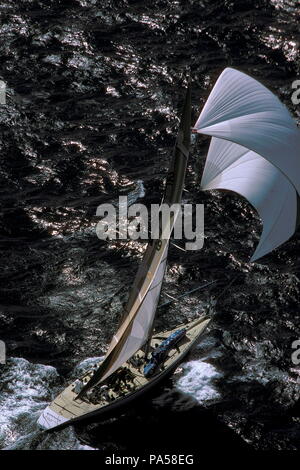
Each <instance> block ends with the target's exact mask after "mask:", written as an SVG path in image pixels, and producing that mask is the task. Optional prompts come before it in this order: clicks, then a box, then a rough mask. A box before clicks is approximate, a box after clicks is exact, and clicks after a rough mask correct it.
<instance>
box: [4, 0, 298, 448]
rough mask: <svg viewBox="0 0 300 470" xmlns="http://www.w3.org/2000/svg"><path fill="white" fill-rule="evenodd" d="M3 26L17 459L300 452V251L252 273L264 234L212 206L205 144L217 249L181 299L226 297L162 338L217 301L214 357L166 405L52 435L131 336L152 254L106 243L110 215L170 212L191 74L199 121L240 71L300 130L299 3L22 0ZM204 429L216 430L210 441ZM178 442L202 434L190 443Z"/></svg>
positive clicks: (177, 262) (219, 199)
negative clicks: (88, 375) (220, 85)
mask: <svg viewBox="0 0 300 470" xmlns="http://www.w3.org/2000/svg"><path fill="white" fill-rule="evenodd" d="M1 14H2V17H3V21H2V25H1V27H0V32H1V38H2V46H1V74H0V79H2V80H4V82H5V83H6V84H7V105H6V106H1V109H0V111H1V112H0V125H1V134H0V139H1V140H0V144H1V166H0V172H1V173H0V174H1V192H0V202H1V206H2V207H1V239H0V243H1V250H2V256H1V260H0V266H1V269H0V275H1V278H2V284H1V285H2V287H1V310H0V331H1V333H0V338H1V339H2V340H5V342H6V344H7V350H8V356H9V361H8V363H7V365H6V366H2V365H0V367H1V369H0V374H1V389H0V394H1V395H0V410H1V418H0V446H1V448H3V449H84V448H88V449H90V448H95V449H100V450H103V451H111V450H120V449H121V450H124V451H126V450H127V449H129V448H130V446H131V445H132V443H131V442H130V441H129V440H128V439H127V438H126V432H123V431H124V430H126V429H128V425H130V426H132V425H135V428H136V429H140V427H141V426H142V425H143V423H145V422H147V423H148V432H149V436H151V439H150V440H149V443H148V444H147V445H149V449H151V450H155V449H156V448H157V449H158V448H159V447H160V446H161V445H162V442H163V444H164V445H165V447H166V448H167V446H168V445H169V446H171V444H170V442H171V440H173V441H172V442H173V445H177V448H178V449H181V450H184V449H185V448H192V449H196V450H197V446H198V443H199V436H200V435H201V436H202V437H203V428H205V435H206V438H207V441H208V440H209V439H210V438H211V437H212V436H214V439H218V438H219V439H220V442H221V441H222V442H225V443H226V445H228V446H230V445H231V446H235V448H236V447H237V446H239V445H240V446H242V445H243V442H244V443H248V445H249V446H251V448H256V449H299V442H300V413H299V381H300V379H299V369H298V368H297V367H296V366H295V365H293V363H292V362H291V353H292V349H291V344H292V342H293V341H294V340H295V339H297V338H300V330H299V307H298V302H299V263H298V259H297V254H298V252H299V237H298V236H295V237H294V238H293V239H292V240H291V241H290V242H288V243H286V244H285V245H284V247H282V248H281V249H279V250H277V251H276V252H275V253H273V254H272V255H269V256H268V257H265V258H264V259H263V260H262V261H261V262H259V263H256V264H254V265H250V264H249V263H248V259H249V257H250V255H251V254H252V253H253V251H254V246H255V244H256V243H257V241H258V237H259V231H260V228H261V226H260V222H259V220H258V218H257V216H256V215H255V214H254V213H253V211H252V210H251V208H250V207H249V205H247V203H246V202H244V201H242V200H241V199H240V198H238V197H237V196H236V197H233V196H228V195H221V194H218V193H217V192H215V193H213V194H203V193H200V192H199V190H198V183H199V173H200V172H201V168H202V165H203V159H204V155H205V152H206V150H207V145H208V139H206V138H203V139H199V140H197V141H196V142H195V143H194V145H193V152H192V156H191V159H190V164H189V167H188V173H187V179H186V189H187V190H188V191H189V193H185V197H186V200H187V202H194V203H195V202H198V203H204V204H205V221H206V236H207V238H206V242H205V249H203V250H201V251H200V252H195V253H192V252H189V253H187V254H183V252H180V251H179V250H177V249H176V248H175V247H172V248H171V252H170V262H169V269H168V273H167V276H166V282H165V285H164V292H167V293H169V294H171V295H174V296H176V295H179V294H180V293H182V292H184V291H186V290H189V289H191V288H193V287H194V286H197V285H199V284H200V283H202V282H204V281H207V280H214V279H218V280H219V281H220V282H219V284H218V286H214V287H211V288H210V289H207V290H203V291H199V292H198V293H195V294H194V295H192V296H190V297H189V298H186V299H184V300H182V302H181V303H178V304H175V305H173V306H172V308H168V309H165V311H162V310H161V311H160V312H159V316H158V326H163V325H164V324H166V323H167V324H171V325H175V324H176V323H177V322H178V321H180V320H182V319H183V318H185V317H186V316H187V315H195V314H196V313H198V312H200V311H201V310H202V309H203V308H205V307H206V306H207V305H208V303H209V302H210V300H211V298H213V299H217V303H216V306H215V316H214V322H213V324H212V326H211V328H210V330H209V332H208V333H207V335H206V337H205V340H204V342H203V343H201V344H200V346H199V348H198V349H197V350H196V351H195V352H194V353H193V355H192V356H191V357H190V359H188V361H187V362H186V363H185V364H184V365H183V366H182V371H181V372H179V373H178V374H175V376H174V377H173V379H170V380H169V381H168V382H167V383H166V384H165V385H164V386H163V387H162V388H161V389H160V390H159V391H158V393H157V395H156V397H153V398H151V399H147V401H145V403H144V406H140V407H138V408H135V409H130V410H128V412H127V413H125V415H123V416H122V417H120V418H119V419H116V420H112V421H110V422H106V423H99V424H94V425H89V426H86V427H85V426H80V427H77V428H76V430H75V431H74V430H73V429H66V430H64V431H61V432H59V433H57V434H55V435H51V436H46V435H45V434H42V433H41V432H39V431H38V430H37V429H36V426H35V423H36V419H37V417H38V415H39V413H40V411H41V410H42V409H43V408H44V406H45V404H46V403H47V402H49V401H50V399H51V396H52V397H53V396H54V394H55V393H56V392H57V391H58V390H60V389H61V388H62V387H63V386H64V384H65V383H66V382H67V381H68V380H70V378H71V377H72V376H73V375H74V374H75V373H76V369H75V368H76V367H77V366H78V365H79V364H80V363H82V361H84V360H85V359H86V358H93V357H98V356H101V355H102V354H103V353H104V352H105V347H106V345H107V343H108V341H109V339H110V336H111V334H112V332H113V331H114V329H115V327H116V325H117V324H118V320H119V316H120V314H121V311H122V304H123V303H124V301H126V296H127V292H128V288H129V286H130V283H131V281H132V277H133V275H134V273H135V271H136V269H137V266H138V262H139V260H140V258H141V255H142V251H143V246H142V245H140V244H138V243H133V242H130V243H124V242H117V243H113V242H111V243H109V244H105V243H102V242H100V241H99V240H98V238H97V237H96V234H95V226H96V223H97V218H96V217H95V213H96V208H97V206H98V205H99V204H101V203H103V202H107V201H117V199H118V196H119V195H129V196H130V198H131V201H132V202H133V201H135V200H138V201H139V202H144V203H145V204H150V203H152V202H156V203H158V202H159V201H160V198H161V194H162V191H163V178H164V176H165V174H166V171H167V168H168V162H169V160H170V154H171V151H172V146H173V144H174V139H175V135H176V125H177V124H178V110H179V108H180V106H181V103H182V96H183V89H184V84H185V75H186V71H187V70H190V73H191V78H192V86H193V114H194V118H196V116H197V113H198V112H199V110H200V109H201V107H202V106H203V103H204V102H205V99H206V97H207V95H208V92H209V90H210V88H211V87H212V85H213V83H214V81H215V79H216V78H217V76H218V75H219V73H220V72H221V71H222V70H223V68H224V67H226V66H228V65H230V66H234V67H236V68H238V69H240V70H242V71H245V72H247V73H250V74H251V75H253V76H255V77H256V78H258V79H259V80H261V81H262V82H263V83H264V84H266V85H267V86H268V87H270V88H271V89H272V90H273V91H275V92H276V94H277V95H278V96H279V97H280V98H281V100H282V101H283V102H285V103H286V105H287V106H288V107H289V108H290V110H291V112H292V114H293V115H294V116H295V117H296V118H297V119H298V121H299V117H300V114H299V111H300V108H299V106H298V107H297V106H295V105H293V104H292V102H291V94H292V88H291V84H292V82H293V81H294V80H295V79H297V78H298V79H299V77H300V70H299V32H298V22H299V21H298V20H299V5H298V2H296V1H293V0H278V1H276V0H256V1H252V0H251V1H250V0H249V1H248V0H243V1H238V0H231V1H225V0H224V1H223V0H222V1H221V0H202V1H201V2H199V1H194V0H189V1H168V0H162V1H160V0H157V1H156V0H154V1H151V2H150V1H145V2H142V3H141V2H137V1H134V0H123V1H120V2H112V1H109V0H101V1H100V0H91V1H83V0H69V1H65V2H61V1H59V0H51V1H49V2H47V5H45V4H44V2H40V1H38V0H34V1H32V0H22V1H21V2H13V1H9V0H6V1H3V2H2V3H1ZM232 279H233V280H234V282H233V284H232V285H231V286H230V289H229V291H226V292H225V293H224V294H223V295H222V296H220V297H219V295H220V292H221V291H222V289H223V288H224V287H225V286H226V285H227V284H228V282H229V281H230V280H232ZM83 367H84V365H83ZM191 421H193V422H195V423H202V428H200V431H199V436H198V435H195V433H194V432H193V431H192V430H191V429H190V423H191ZM162 423H163V424H164V431H165V429H166V426H167V430H168V435H169V436H170V442H166V441H165V440H164V434H163V432H162V431H159V429H161V427H162ZM176 426H177V427H178V426H181V427H184V429H190V431H189V432H186V433H185V436H184V437H183V436H178V435H177V434H176V433H175V431H174V429H175V428H176ZM134 437H135V440H139V439H140V437H139V435H138V433H137V434H136V435H135V436H134ZM143 445H144V446H145V445H146V444H145V442H144V441H143Z"/></svg>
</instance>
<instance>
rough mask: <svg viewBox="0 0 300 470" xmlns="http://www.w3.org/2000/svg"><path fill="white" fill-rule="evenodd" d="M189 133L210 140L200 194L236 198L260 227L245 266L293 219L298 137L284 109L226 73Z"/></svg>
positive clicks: (298, 184)
mask: <svg viewBox="0 0 300 470" xmlns="http://www.w3.org/2000/svg"><path fill="white" fill-rule="evenodd" d="M194 130H196V132H197V133H201V134H207V135H211V136H213V137H212V140H211V145H210V148H209V152H208V156H207V159H206V163H205V168H204V173H203V177H202V181H201V187H202V189H205V190H206V189H227V190H230V191H234V192H236V193H239V194H241V195H242V196H243V197H245V198H246V199H247V200H248V201H249V202H250V203H251V204H252V205H253V206H254V207H255V208H256V210H257V211H258V213H259V215H260V217H261V219H262V221H263V232H262V235H261V239H260V242H259V244H258V246H257V248H256V251H255V253H254V255H253V256H252V258H251V261H255V260H257V259H258V258H260V257H262V256H264V255H265V254H267V253H269V252H270V251H272V250H273V249H274V248H276V247H278V246H279V245H281V244H282V243H284V242H285V241H286V240H288V239H289V238H290V237H291V236H292V235H293V234H294V232H295V230H296V228H297V221H298V213H299V210H298V207H299V204H298V201H299V196H298V195H299V194H300V155H299V148H300V131H299V129H298V128H297V125H296V122H295V121H294V120H293V119H292V117H291V116H290V114H289V112H288V110H287V108H286V107H285V106H284V105H283V104H282V103H281V102H280V101H279V100H278V98H277V97H276V96H275V95H274V94H273V93H271V92H270V91H269V90H268V89H267V88H265V87H264V86H263V85H262V84H260V83H259V82H257V81H256V80H254V79H253V78H251V77H249V76H248V75H245V74H244V73H242V72H239V71H237V70H234V69H231V68H227V69H225V70H224V71H223V73H222V74H221V75H220V77H219V78H218V80H217V82H216V84H215V86H214V88H213V90H212V92H211V94H210V96H209V98H208V100H207V102H206V104H205V106H204V108H203V110H202V112H201V114H200V116H199V118H198V120H197V122H196V124H195V127H194Z"/></svg>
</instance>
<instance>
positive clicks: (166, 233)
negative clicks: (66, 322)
mask: <svg viewBox="0 0 300 470" xmlns="http://www.w3.org/2000/svg"><path fill="white" fill-rule="evenodd" d="M190 101H191V97H190V87H188V89H187V92H186V97H185V103H184V108H183V113H182V116H181V121H180V125H179V132H178V137H177V141H176V145H175V148H174V154H173V158H172V162H171V167H170V170H169V173H168V176H167V182H166V190H165V195H164V198H163V203H165V204H169V205H172V204H180V203H181V195H182V190H183V185H184V178H185V172H186V165H187V159H188V154H189V146H190V128H191V117H190V116H191V103H190ZM175 220H176V213H171V215H170V220H169V221H166V222H167V223H164V222H163V226H162V228H161V234H160V238H159V239H157V240H152V242H150V243H149V244H148V247H147V249H146V252H145V254H144V257H143V261H142V263H141V266H140V268H139V270H138V272H137V275H136V278H135V280H134V283H133V286H132V289H131V293H130V295H129V299H128V302H127V305H126V308H125V314H126V316H125V318H124V320H123V322H122V324H121V326H120V327H119V329H118V331H117V332H116V333H115V335H114V336H113V339H112V341H111V343H110V346H109V348H108V351H107V354H106V356H105V358H104V360H103V362H102V363H101V365H100V366H99V368H98V369H97V370H96V371H95V373H94V375H93V377H92V378H91V379H90V380H89V382H88V383H87V384H86V385H85V386H84V387H83V388H82V390H81V392H80V394H79V396H82V394H84V393H85V392H86V391H87V390H88V389H90V388H91V387H93V386H95V385H96V384H98V383H99V382H101V381H103V380H105V379H106V378H108V377H109V376H110V375H111V374H112V373H113V372H115V371H116V370H117V369H118V368H119V367H120V366H121V365H122V364H124V363H125V362H126V361H127V360H128V359H129V358H130V357H131V356H132V355H133V354H134V353H135V352H136V351H138V350H139V349H140V348H141V347H142V346H143V345H144V344H145V343H146V341H147V340H148V338H149V335H150V334H151V331H152V325H153V321H154V316H155V312H156V307H157V303H158V300H159V295H160V291H161V286H162V281H163V277H164V273H165V268H166V260H167V254H168V246H169V237H170V229H171V230H172V227H173V226H174V223H175Z"/></svg>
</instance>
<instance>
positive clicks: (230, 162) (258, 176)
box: [201, 137, 297, 261]
mask: <svg viewBox="0 0 300 470" xmlns="http://www.w3.org/2000/svg"><path fill="white" fill-rule="evenodd" d="M201 187H202V189H204V190H207V189H227V190H230V191H234V192H236V193H238V194H240V195H241V196H243V197H245V198H246V199H247V200H248V201H249V202H250V203H251V204H252V205H253V206H254V207H255V209H256V210H257V212H258V214H259V215H260V217H261V219H262V222H263V232H262V235H261V238H260V241H259V244H258V246H257V248H256V250H255V253H254V254H253V256H252V258H251V261H256V260H257V259H258V258H261V257H262V256H264V255H265V254H267V253H269V252H270V251H272V250H274V249H275V248H277V247H278V246H279V245H281V244H282V243H284V242H285V241H286V240H288V239H289V238H290V237H291V236H292V235H293V234H294V232H295V230H296V223H297V193H296V190H295V188H294V186H293V185H292V184H291V183H290V181H289V180H288V179H287V178H286V177H285V176H284V175H283V174H282V173H281V172H280V171H279V170H278V169H277V168H276V167H275V166H274V165H272V164H271V163H269V162H268V161H267V160H265V159H264V158H262V157H261V156H260V155H258V154H257V153H255V152H252V151H251V150H248V149H246V148H245V147H242V146H240V145H237V144H234V143H232V142H228V141H226V140H222V139H217V138H215V137H213V138H212V141H211V145H210V148H209V153H208V156H207V160H206V164H205V168H204V173H203V177H202V181H201Z"/></svg>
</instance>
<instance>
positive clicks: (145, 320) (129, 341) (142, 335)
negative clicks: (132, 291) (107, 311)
mask: <svg viewBox="0 0 300 470" xmlns="http://www.w3.org/2000/svg"><path fill="white" fill-rule="evenodd" d="M168 245H169V244H168V243H167V244H166V245H165V248H164V250H163V253H162V260H161V261H160V264H159V266H158V267H157V271H156V273H155V276H154V277H153V281H152V284H151V287H150V288H149V290H148V291H147V294H146V295H145V297H144V299H143V302H142V303H141V305H140V307H139V309H138V314H136V315H135V316H133V319H132V320H131V321H130V320H129V318H130V316H128V317H127V319H128V320H127V321H125V322H124V323H123V324H122V325H121V327H120V329H119V331H118V332H117V333H116V334H115V336H114V337H113V339H112V341H111V344H110V348H109V351H108V354H109V353H110V351H113V349H114V347H115V346H116V345H117V344H118V343H119V341H120V340H121V338H122V337H123V334H124V331H125V328H127V329H128V334H126V335H124V338H125V341H124V342H123V343H122V348H121V349H120V351H119V353H118V355H117V357H116V358H115V360H114V361H113V363H112V365H111V366H110V368H109V370H108V371H107V372H106V374H104V375H103V377H102V380H105V378H106V377H108V376H109V375H111V374H112V373H113V372H114V371H115V370H117V369H118V368H119V367H120V366H121V365H122V364H123V363H124V362H126V361H127V359H128V358H129V357H131V356H132V355H133V354H134V353H135V352H136V351H137V350H138V349H140V347H141V346H142V345H143V344H145V342H146V341H147V339H148V337H149V334H150V332H151V328H152V324H153V320H154V315H155V311H156V307H157V304H158V300H159V295H160V291H161V287H162V281H163V278H164V274H165V270H166V263H167V253H168ZM149 272H150V271H149ZM150 274H151V272H150ZM126 323H127V325H126Z"/></svg>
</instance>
